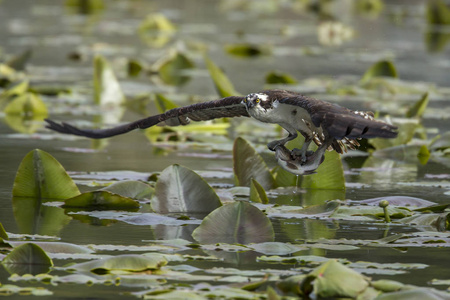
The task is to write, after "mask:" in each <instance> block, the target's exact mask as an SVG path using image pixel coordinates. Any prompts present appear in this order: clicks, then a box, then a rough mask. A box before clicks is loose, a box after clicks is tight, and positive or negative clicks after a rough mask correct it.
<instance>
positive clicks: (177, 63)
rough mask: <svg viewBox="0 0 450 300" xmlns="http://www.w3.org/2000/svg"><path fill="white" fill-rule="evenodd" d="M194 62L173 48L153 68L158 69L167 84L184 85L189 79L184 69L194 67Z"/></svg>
mask: <svg viewBox="0 0 450 300" xmlns="http://www.w3.org/2000/svg"><path fill="white" fill-rule="evenodd" d="M194 67H195V65H194V63H193V62H192V61H191V60H190V59H189V58H188V57H187V56H186V55H184V54H183V53H180V52H179V51H176V50H172V51H170V52H169V54H168V55H167V56H166V57H164V58H163V59H162V60H160V61H158V62H157V63H156V64H155V65H154V66H153V69H155V70H157V71H158V74H159V77H160V78H161V80H162V81H163V82H164V83H166V84H171V85H182V84H184V83H186V82H187V81H188V80H189V76H187V75H186V74H183V70H188V69H193V68H194Z"/></svg>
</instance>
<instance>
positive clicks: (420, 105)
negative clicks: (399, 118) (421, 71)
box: [406, 92, 430, 118]
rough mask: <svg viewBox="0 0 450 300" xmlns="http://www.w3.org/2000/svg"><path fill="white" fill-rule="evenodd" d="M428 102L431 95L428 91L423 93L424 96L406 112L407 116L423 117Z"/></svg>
mask: <svg viewBox="0 0 450 300" xmlns="http://www.w3.org/2000/svg"><path fill="white" fill-rule="evenodd" d="M428 102H430V96H429V94H428V92H426V93H425V94H423V96H422V98H421V99H420V100H419V101H417V102H416V103H415V104H414V105H413V106H411V108H410V109H408V111H407V112H406V117H407V118H420V117H422V115H423V113H424V112H425V109H426V108H427V106H428Z"/></svg>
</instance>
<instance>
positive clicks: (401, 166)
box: [0, 0, 450, 299]
mask: <svg viewBox="0 0 450 300" xmlns="http://www.w3.org/2000/svg"><path fill="white" fill-rule="evenodd" d="M67 2H70V1H67ZM99 2H101V1H99ZM333 2H334V4H333V5H331V6H330V7H329V8H328V10H327V11H325V12H322V13H320V14H319V13H313V12H311V11H308V10H307V9H305V8H302V7H300V5H298V6H295V5H292V3H291V2H290V1H280V3H278V2H275V1H261V2H258V3H257V1H248V2H241V1H229V2H228V1H210V0H204V1H103V3H104V7H103V8H102V9H100V10H99V11H96V12H95V13H93V14H81V13H79V12H77V11H76V9H74V8H70V7H68V6H66V5H64V4H63V2H62V1H58V0H42V1H33V0H21V1H15V0H3V1H0V41H1V42H0V47H1V48H0V49H1V53H2V54H3V56H4V57H7V56H11V55H17V54H18V53H20V52H22V51H24V50H26V49H32V57H31V59H30V61H29V63H28V64H27V68H26V74H27V76H28V78H29V79H30V82H31V85H32V86H33V85H34V86H53V87H58V88H63V87H67V88H70V89H73V92H72V93H71V94H61V95H59V96H42V98H43V100H44V102H45V103H46V104H47V107H48V110H49V116H50V118H51V119H53V120H64V121H69V122H72V123H73V122H75V123H76V122H78V123H76V124H81V125H83V126H87V127H88V126H93V124H96V122H97V121H96V120H97V119H98V116H99V115H101V114H103V116H104V120H107V119H108V117H107V115H108V114H109V112H106V111H100V109H99V108H98V107H96V106H95V105H94V104H93V102H92V60H93V57H94V55H95V54H101V55H103V56H104V57H106V58H108V59H109V61H110V62H111V64H112V65H113V66H114V69H115V71H116V74H117V75H118V79H119V81H120V83H121V86H122V89H123V92H124V93H125V95H126V96H127V98H128V99H133V98H134V97H136V96H137V95H141V94H145V93H155V92H161V93H164V94H167V95H169V98H171V99H174V100H176V102H177V104H179V105H185V104H188V103H191V102H194V101H195V102H197V101H204V100H212V99H217V98H219V96H218V95H217V93H216V91H215V88H214V84H213V82H212V80H211V79H210V76H209V73H208V71H207V70H206V67H205V64H204V62H203V56H202V53H201V52H198V51H195V49H197V48H202V47H203V48H204V47H206V48H207V53H208V55H209V57H210V58H211V59H212V60H213V61H214V62H215V63H216V64H217V65H219V66H220V67H222V68H223V69H224V71H225V73H226V74H227V75H228V77H229V79H230V80H231V81H232V83H233V84H234V87H235V89H236V90H237V91H239V92H240V93H242V94H247V93H250V92H254V91H259V90H263V89H264V88H266V87H267V85H266V84H265V79H264V78H265V75H266V74H267V73H268V72H269V71H274V70H277V71H282V72H286V73H289V74H291V75H292V76H293V77H294V78H296V79H297V80H298V81H299V84H297V85H294V86H292V87H286V86H283V88H286V89H295V90H297V91H300V92H304V93H306V94H309V95H313V96H314V97H317V98H321V99H324V100H332V101H338V102H339V104H341V105H344V106H347V107H349V108H353V109H358V110H374V111H379V112H380V113H381V114H382V115H386V114H387V113H388V114H390V115H391V116H392V117H394V118H395V117H400V116H403V115H404V113H405V111H406V107H408V106H410V105H412V104H413V103H414V102H415V101H417V100H419V99H420V97H421V95H422V93H424V92H426V91H428V90H430V91H431V100H430V103H429V105H428V108H427V110H426V112H425V114H424V116H423V120H422V121H421V124H422V125H423V127H424V128H425V132H426V134H427V139H426V140H425V141H422V142H418V143H419V144H425V143H428V141H430V140H431V139H432V138H433V137H435V136H437V135H438V134H443V133H445V132H447V131H448V130H449V128H450V126H449V125H450V123H449V115H450V110H449V105H448V103H449V101H450V91H449V89H448V88H446V86H447V87H448V84H449V78H450V77H449V75H448V74H449V71H450V59H449V58H450V46H448V45H447V46H446V47H445V45H444V47H443V48H442V49H440V50H439V51H430V50H429V49H430V46H429V45H427V44H426V42H425V41H426V40H427V38H426V32H427V25H426V22H425V17H424V10H425V6H424V2H423V1H408V4H407V5H406V4H405V2H406V1H389V3H385V4H384V6H383V8H382V9H381V11H379V12H375V13H374V15H372V14H364V13H355V12H354V5H353V4H352V3H353V2H352V1H333ZM386 2H387V1H386ZM157 12H159V13H162V14H164V15H165V16H167V17H168V18H169V19H170V20H172V21H173V23H175V24H176V26H177V27H178V30H177V31H176V33H174V35H173V36H172V35H169V37H168V41H167V43H165V44H164V43H163V42H161V43H162V44H161V45H159V44H157V43H155V42H154V41H152V42H149V41H146V40H144V39H143V38H142V37H140V36H139V35H138V33H137V28H138V27H139V24H140V23H141V22H142V20H143V19H144V18H145V17H146V16H147V15H148V14H152V13H157ZM326 15H329V16H328V19H334V20H336V21H339V22H342V23H343V24H345V25H346V26H348V27H349V28H350V29H351V31H352V32H353V34H352V37H351V38H348V39H346V38H342V41H341V42H335V45H324V43H322V44H321V43H319V41H318V37H317V26H318V24H319V23H320V19H324V18H327V17H326ZM239 43H251V44H256V45H264V46H267V47H270V48H271V53H270V54H268V55H260V56H256V57H250V58H248V57H237V56H233V55H230V54H228V53H227V52H226V51H225V50H224V45H229V44H239ZM330 43H333V42H330ZM149 44H150V45H149ZM174 47H175V48H178V49H181V50H183V51H186V53H188V54H189V57H190V59H192V60H193V61H194V63H195V65H196V68H195V69H194V70H193V71H190V72H189V73H188V74H189V77H190V78H189V80H188V81H187V82H186V83H185V84H183V85H181V86H174V85H167V84H161V83H160V81H155V80H150V79H149V78H148V76H145V75H140V76H138V77H134V78H131V77H128V76H127V75H126V72H125V71H124V70H125V67H124V66H125V63H124V62H125V61H126V59H130V58H133V59H136V60H138V61H140V62H142V63H143V64H146V65H151V64H153V63H154V62H155V61H157V60H158V59H160V58H161V57H162V56H163V55H164V54H165V53H167V51H168V49H170V48H174ZM193 49H194V50H193ZM74 55H75V56H77V58H79V59H71V57H74ZM381 59H389V60H392V61H393V62H394V63H395V66H396V68H397V70H398V73H399V76H400V79H401V80H402V82H403V83H404V85H405V86H407V87H405V90H406V92H405V90H400V89H398V90H397V91H398V92H397V93H392V92H391V91H389V90H387V89H383V88H380V89H379V90H375V91H373V90H372V91H371V92H370V93H367V94H362V93H359V92H355V93H353V94H348V95H342V94H339V93H333V92H330V91H336V90H337V88H336V87H337V86H339V85H343V86H345V87H346V88H349V86H352V85H357V84H358V81H359V78H360V76H362V74H364V72H365V71H366V70H367V69H368V68H369V67H370V66H371V65H372V64H373V63H375V62H377V61H379V60H381ZM80 103H81V104H80ZM134 107H136V106H132V105H130V106H128V109H126V110H124V111H123V116H122V117H121V118H119V119H117V118H116V119H115V121H113V122H112V123H117V122H126V121H131V120H135V119H138V118H142V117H144V116H145V115H146V113H149V112H150V113H156V109H155V107H154V105H153V104H152V103H145V109H147V112H146V113H143V112H139V110H137V109H134ZM96 118H97V119H96ZM113 120H114V119H113ZM0 121H1V122H0V166H1V171H2V172H0V201H1V205H0V222H1V223H2V224H3V227H4V228H5V230H6V231H7V232H8V233H14V234H25V233H27V234H33V233H37V232H23V230H22V229H21V227H20V221H18V220H17V218H15V215H14V212H13V207H12V205H11V198H12V194H11V191H12V186H13V183H14V178H15V176H16V171H17V169H18V167H19V164H20V162H21V161H22V159H23V158H24V156H25V155H26V154H27V153H28V152H30V151H31V150H33V149H42V150H44V151H46V152H48V153H50V154H51V155H52V156H54V157H55V158H56V159H57V160H58V161H59V162H60V163H61V165H62V166H63V167H64V168H65V169H66V170H67V171H68V173H69V175H71V176H72V178H73V179H74V180H75V182H76V183H77V184H79V188H80V190H81V191H88V190H92V189H93V187H92V185H93V184H102V183H106V182H107V183H109V182H111V181H113V180H115V179H118V180H125V179H133V180H146V179H147V178H148V176H150V175H151V174H154V173H157V172H161V171H162V170H164V169H165V168H167V167H168V166H170V165H172V164H179V165H182V166H185V167H187V168H190V169H192V170H194V171H196V172H198V173H199V174H200V175H201V176H203V177H204V178H205V179H206V180H207V182H208V183H209V184H210V185H211V186H212V187H213V188H214V189H215V190H216V191H217V192H218V193H219V195H222V194H221V193H220V192H221V191H222V192H223V191H226V190H227V189H228V188H230V187H233V186H234V179H233V160H232V152H231V147H232V142H233V140H234V138H235V137H236V136H239V135H242V136H244V137H245V138H246V139H248V140H249V141H251V142H252V143H253V145H255V148H256V149H257V150H258V151H259V152H261V155H262V156H263V158H264V159H265V160H266V162H267V164H268V165H269V167H270V168H273V167H275V165H276V162H275V160H274V158H273V155H272V153H270V152H269V151H267V150H265V146H264V145H265V143H266V142H267V140H270V139H271V137H273V136H274V135H280V134H284V133H281V132H278V131H276V129H275V130H274V129H270V130H271V131H270V133H268V134H267V135H266V134H264V132H265V131H266V130H267V128H266V127H261V128H260V127H258V126H259V125H258V124H257V123H253V122H247V121H242V120H233V121H232V128H231V129H229V132H228V133H227V134H226V135H225V137H226V139H227V142H225V143H222V142H218V141H217V140H218V139H219V138H218V137H217V136H214V135H213V136H210V135H207V134H203V137H201V139H203V140H204V141H205V142H198V141H199V140H200V139H197V141H196V142H191V143H190V142H181V143H173V142H170V141H168V142H165V141H163V142H158V143H153V142H151V141H150V140H149V139H148V138H147V137H146V136H145V135H144V134H143V133H142V132H132V133H129V134H127V135H123V136H118V137H115V138H112V139H108V140H107V141H101V142H100V143H99V142H97V141H95V142H93V141H91V140H88V139H85V138H72V137H67V136H61V135H55V134H54V133H51V132H49V131H48V130H45V129H44V128H43V127H44V125H43V122H41V123H39V125H40V126H39V127H38V129H37V131H36V132H34V133H31V134H25V133H21V132H18V131H16V130H15V129H14V127H13V126H11V123H10V122H8V120H7V116H6V115H5V114H2V115H0ZM82 121H84V123H82ZM248 126H255V127H254V129H253V127H250V129H249V127H248ZM186 136H187V137H189V134H186V135H185V136H184V135H182V137H186ZM200 136H202V135H201V134H200ZM219 137H220V141H222V137H223V136H219ZM415 140H416V137H415ZM415 140H413V141H412V143H414V142H415ZM416 142H417V141H416ZM359 154H360V153H359V152H358V153H357V154H355V153H352V152H350V153H348V154H346V155H345V156H344V157H343V159H342V160H343V165H344V174H345V180H346V186H347V188H346V191H345V192H342V191H339V192H337V194H333V193H331V194H330V193H329V191H326V192H325V193H324V195H321V191H308V190H304V189H300V188H295V187H292V188H286V189H276V190H271V191H268V196H269V200H270V203H271V204H279V205H292V206H299V207H300V206H309V205H313V204H321V203H323V202H324V201H326V200H334V199H337V198H338V199H341V200H345V199H350V200H363V199H369V198H376V197H387V196H411V197H417V198H421V199H424V200H428V201H432V202H434V203H437V204H446V203H449V200H450V181H449V179H450V160H449V159H448V156H447V157H445V156H432V157H431V158H430V159H429V160H428V162H426V163H425V164H423V163H421V162H420V161H419V160H418V159H417V158H416V157H414V155H412V157H411V155H410V154H406V156H405V155H400V157H399V158H395V157H394V156H393V155H390V154H389V153H381V154H379V155H373V156H370V157H369V158H367V157H366V156H360V155H359ZM447 155H448V154H447ZM129 171H132V172H134V173H131V172H129ZM330 195H338V196H337V197H336V198H330ZM228 196H229V194H227V196H226V197H228ZM244 198H245V197H244ZM146 209H147V211H148V208H146ZM142 212H146V211H145V209H144V210H142ZM271 221H272V224H273V226H274V230H275V241H277V242H290V243H300V244H302V243H304V242H305V241H312V240H318V239H321V238H324V239H333V240H334V239H355V240H356V239H360V240H377V239H381V238H384V237H388V236H392V235H394V234H399V233H415V232H421V231H436V229H434V228H432V227H431V226H426V227H421V226H414V225H402V224H391V225H389V224H385V223H382V222H366V221H345V220H337V219H328V220H327V219H315V218H295V217H294V218H283V217H273V218H271ZM447 222H448V221H447ZM197 226H198V225H197V224H191V225H183V226H174V225H170V226H169V225H163V224H158V225H135V224H129V223H126V222H122V221H117V220H110V221H108V220H104V219H100V218H97V217H91V218H88V219H84V220H83V221H80V220H78V219H77V218H75V217H74V218H72V219H70V220H69V222H67V224H65V225H64V226H61V228H59V230H56V232H57V237H58V239H60V241H62V242H68V243H73V244H77V245H88V244H95V245H134V246H143V245H147V244H148V242H147V241H149V240H170V239H177V238H182V239H186V240H189V241H194V240H193V238H192V236H191V234H192V231H193V230H194V229H195V228H196V227H197ZM447 247H448V246H446V247H420V246H417V247H406V248H399V247H395V248H394V247H393V248H383V247H376V246H367V245H366V246H359V247H358V248H357V249H354V250H348V251H337V250H325V249H320V248H309V250H303V251H299V252H298V253H295V254H292V255H317V256H323V257H326V258H341V259H347V260H348V261H350V262H357V261H368V262H373V263H385V264H390V263H404V264H425V265H427V266H426V267H424V268H417V269H406V270H405V272H398V274H397V273H395V274H388V275H387V274H385V273H382V272H381V273H380V274H376V273H375V272H374V273H373V274H371V273H369V274H366V275H367V276H370V277H372V278H374V279H379V278H384V279H392V280H397V281H400V282H403V283H408V284H413V285H418V286H427V287H430V286H431V285H430V281H431V280H432V279H449V277H450V269H449V268H448V248H447ZM111 248H114V247H113V246H111ZM218 252H221V254H217V256H219V257H220V258H223V260H222V261H213V262H208V261H200V260H199V261H189V262H187V263H186V264H189V265H191V266H194V267H197V268H200V269H210V268H212V267H225V268H237V269H240V270H261V269H279V270H291V269H294V268H296V267H300V264H280V263H278V264H275V263H264V262H257V261H256V257H258V256H261V255H262V254H260V253H257V252H255V251H250V252H242V253H240V252H224V251H218ZM121 253H129V252H128V251H124V250H123V249H120V250H99V251H98V254H108V255H117V254H121ZM138 253H139V252H138ZM181 253H182V254H192V255H205V253H206V252H203V251H202V250H195V249H191V250H185V251H183V252H181ZM207 255H214V253H213V251H209V253H207ZM74 261H77V262H78V261H82V260H71V259H54V263H55V265H56V266H63V265H65V264H66V263H69V262H74ZM52 274H64V272H61V271H60V272H59V273H58V272H56V273H52ZM198 274H203V273H202V271H198ZM9 276H10V274H9V273H8V272H7V271H6V270H5V269H3V268H2V270H1V271H0V282H2V284H6V283H8V278H9ZM175 282H176V280H175ZM179 282H183V280H179ZM15 284H18V285H23V286H30V285H31V286H44V287H45V288H47V289H49V290H50V291H52V292H53V293H54V294H53V295H54V297H58V298H59V297H61V298H62V297H65V298H79V297H80V296H84V297H86V296H87V293H89V297H93V298H94V297H95V298H105V299H106V298H112V297H119V296H120V297H124V295H123V294H120V293H122V292H138V291H143V290H145V286H139V285H138V284H137V285H136V286H133V285H131V284H130V285H126V284H123V285H119V286H113V287H112V286H105V285H101V284H97V285H93V286H90V287H85V286H84V285H83V288H82V289H80V288H79V286H78V285H69V286H68V285H67V284H66V285H64V284H60V285H58V286H48V285H43V284H39V283H28V282H18V283H15ZM222 284H223V283H222ZM433 287H435V288H439V289H446V288H447V287H448V284H447V285H443V286H433ZM129 297H130V298H134V296H129Z"/></svg>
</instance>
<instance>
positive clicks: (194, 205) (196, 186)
mask: <svg viewBox="0 0 450 300" xmlns="http://www.w3.org/2000/svg"><path fill="white" fill-rule="evenodd" d="M221 205H222V204H221V202H220V199H219V197H218V196H217V194H216V192H214V190H213V189H212V188H211V187H210V186H209V184H208V183H207V182H206V181H205V180H204V179H203V178H202V177H200V176H199V175H198V174H197V173H195V172H194V171H192V170H190V169H188V168H185V167H183V166H180V165H172V166H170V167H167V168H166V169H164V170H163V171H162V172H161V174H160V175H159V179H158V181H157V182H156V186H155V197H154V198H153V199H152V208H153V209H154V210H155V211H156V212H159V213H173V212H189V213H209V212H211V211H213V210H214V209H216V208H218V207H220V206H221Z"/></svg>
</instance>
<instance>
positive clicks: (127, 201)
mask: <svg viewBox="0 0 450 300" xmlns="http://www.w3.org/2000/svg"><path fill="white" fill-rule="evenodd" d="M63 207H65V208H67V207H77V208H91V209H92V208H95V209H137V208H139V203H138V202H137V201H135V200H133V199H131V198H128V197H123V196H121V195H117V194H114V193H111V192H109V191H93V192H87V193H82V194H80V195H77V196H75V197H73V198H69V199H67V200H65V201H64V205H63Z"/></svg>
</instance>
